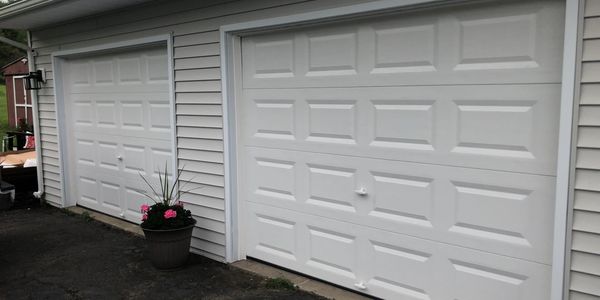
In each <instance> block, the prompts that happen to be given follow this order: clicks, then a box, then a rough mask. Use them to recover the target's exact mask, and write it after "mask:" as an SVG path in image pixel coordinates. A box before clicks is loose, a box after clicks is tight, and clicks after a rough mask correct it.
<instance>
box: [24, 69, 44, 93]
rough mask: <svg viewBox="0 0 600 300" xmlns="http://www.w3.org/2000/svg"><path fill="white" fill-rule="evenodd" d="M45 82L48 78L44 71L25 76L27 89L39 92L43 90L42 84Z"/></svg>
mask: <svg viewBox="0 0 600 300" xmlns="http://www.w3.org/2000/svg"><path fill="white" fill-rule="evenodd" d="M45 82H46V78H44V70H37V71H35V72H29V75H27V76H25V89H26V90H39V89H41V88H42V83H45Z"/></svg>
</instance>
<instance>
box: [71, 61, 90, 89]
mask: <svg viewBox="0 0 600 300" xmlns="http://www.w3.org/2000/svg"><path fill="white" fill-rule="evenodd" d="M90 66H91V65H90V64H89V63H77V64H72V65H71V66H70V68H69V71H70V73H71V74H70V75H71V76H70V77H69V79H70V81H71V82H72V84H73V85H75V86H89V85H90V84H91V80H90V76H91V67H90Z"/></svg>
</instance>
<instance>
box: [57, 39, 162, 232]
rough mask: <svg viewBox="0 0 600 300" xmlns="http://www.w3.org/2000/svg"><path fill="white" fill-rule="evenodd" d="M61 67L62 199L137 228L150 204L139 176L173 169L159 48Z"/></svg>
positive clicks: (84, 60) (80, 60)
mask: <svg viewBox="0 0 600 300" xmlns="http://www.w3.org/2000/svg"><path fill="white" fill-rule="evenodd" d="M62 69H63V78H64V95H65V97H64V98H65V99H64V101H65V105H64V106H65V120H66V121H65V123H66V128H65V130H66V132H67V134H66V139H67V141H66V147H64V149H65V150H66V153H65V154H63V158H64V159H66V160H68V161H67V165H68V175H69V184H68V189H67V191H68V192H69V194H68V196H69V197H73V198H74V199H76V201H77V204H79V205H82V206H86V207H89V208H92V209H95V210H98V211H101V212H105V213H107V214H110V215H114V216H118V217H124V218H126V219H127V220H129V221H132V222H140V219H141V215H140V213H139V207H140V205H141V204H142V203H147V202H148V201H149V200H148V199H146V198H145V197H144V196H142V194H141V193H140V191H147V190H148V188H147V187H146V186H145V184H144V183H143V181H142V180H141V177H140V175H139V174H140V173H141V174H143V175H145V176H149V175H150V174H152V175H153V176H154V177H155V178H156V170H158V168H161V169H163V170H164V167H165V163H168V164H169V168H170V166H172V163H171V162H172V150H171V149H172V131H171V127H172V126H171V105H170V100H169V99H170V97H169V80H168V79H169V76H168V59H167V50H166V46H161V47H153V48H144V49H143V50H140V49H138V50H132V51H129V52H120V53H116V54H105V55H96V56H93V57H84V58H76V59H69V60H67V61H66V62H65V63H63V64H62ZM169 170H170V169H169Z"/></svg>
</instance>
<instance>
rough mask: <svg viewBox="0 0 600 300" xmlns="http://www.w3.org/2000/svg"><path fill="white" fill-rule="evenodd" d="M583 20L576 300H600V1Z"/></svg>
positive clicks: (573, 276) (590, 3) (591, 0)
mask: <svg viewBox="0 0 600 300" xmlns="http://www.w3.org/2000/svg"><path fill="white" fill-rule="evenodd" d="M584 18H585V19H584V21H583V26H584V27H583V41H582V44H581V46H582V59H581V85H580V97H579V104H578V106H579V107H578V113H579V120H577V121H576V122H578V123H576V124H577V125H578V128H577V136H576V137H574V142H575V143H576V152H575V178H574V179H575V181H574V182H575V184H574V189H575V191H574V202H573V216H572V220H573V223H572V226H573V231H572V241H571V257H570V259H571V266H570V268H571V273H570V282H569V288H570V299H571V300H588V299H599V297H600V1H598V0H587V1H586V3H585V13H584Z"/></svg>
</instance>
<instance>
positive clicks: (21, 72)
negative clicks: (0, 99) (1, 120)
mask: <svg viewBox="0 0 600 300" xmlns="http://www.w3.org/2000/svg"><path fill="white" fill-rule="evenodd" d="M2 73H3V74H4V79H5V81H6V105H7V108H8V124H9V125H10V126H11V127H17V126H18V125H19V120H21V119H23V120H25V122H26V123H27V124H32V123H33V108H32V106H31V94H30V92H29V91H26V90H25V80H24V79H23V78H22V76H25V75H27V74H28V73H29V67H28V65H27V58H25V57H22V58H19V59H17V60H14V61H13V62H11V63H9V64H7V65H5V66H4V67H2ZM0 105H2V104H0Z"/></svg>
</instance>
